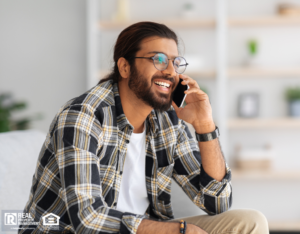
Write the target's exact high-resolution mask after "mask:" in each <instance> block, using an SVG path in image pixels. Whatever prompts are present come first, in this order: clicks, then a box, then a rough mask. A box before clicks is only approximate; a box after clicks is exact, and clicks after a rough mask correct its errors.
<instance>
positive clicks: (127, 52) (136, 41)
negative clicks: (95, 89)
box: [98, 21, 178, 84]
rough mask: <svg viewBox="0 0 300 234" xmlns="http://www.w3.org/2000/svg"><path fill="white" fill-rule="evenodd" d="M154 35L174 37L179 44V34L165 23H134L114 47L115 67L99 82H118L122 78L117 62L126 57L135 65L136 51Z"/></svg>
mask: <svg viewBox="0 0 300 234" xmlns="http://www.w3.org/2000/svg"><path fill="white" fill-rule="evenodd" d="M153 36H158V37H161V38H168V39H173V40H174V41H175V42H176V44H177V45H178V38H177V35H176V34H175V32H174V31H173V30H171V29H170V28H168V27H167V26H166V25H164V24H159V23H155V22H149V21H144V22H139V23H135V24H132V25H130V26H129V27H127V28H125V29H124V30H123V31H122V32H121V33H120V35H119V37H118V39H117V42H116V44H115V47H114V63H115V64H114V67H113V69H112V71H111V73H110V74H108V75H107V76H106V77H105V78H104V79H102V80H100V81H99V83H98V84H100V83H102V82H104V81H107V80H113V81H114V82H118V81H119V78H120V73H119V69H118V64H117V63H118V60H119V58H121V57H123V58H125V59H126V60H127V61H128V63H129V65H130V67H132V66H134V58H133V57H135V55H136V53H137V52H138V51H139V50H140V43H141V41H142V40H143V39H145V38H148V37H153Z"/></svg>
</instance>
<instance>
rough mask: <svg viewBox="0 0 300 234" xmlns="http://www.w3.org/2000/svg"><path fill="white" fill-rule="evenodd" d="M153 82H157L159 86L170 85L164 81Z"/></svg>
mask: <svg viewBox="0 0 300 234" xmlns="http://www.w3.org/2000/svg"><path fill="white" fill-rule="evenodd" d="M154 83H155V84H158V85H160V86H165V87H167V88H169V87H170V84H168V83H165V82H154Z"/></svg>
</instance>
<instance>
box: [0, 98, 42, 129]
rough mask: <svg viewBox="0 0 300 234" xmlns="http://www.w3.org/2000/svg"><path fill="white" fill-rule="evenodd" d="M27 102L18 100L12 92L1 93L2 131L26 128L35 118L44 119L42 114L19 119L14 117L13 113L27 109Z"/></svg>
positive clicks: (0, 114) (0, 118)
mask: <svg viewBox="0 0 300 234" xmlns="http://www.w3.org/2000/svg"><path fill="white" fill-rule="evenodd" d="M26 107H27V104H26V102H22V101H20V102H16V101H14V100H13V98H12V95H11V94H10V93H3V94H0V132H8V131H12V130H25V129H28V128H29V124H30V122H31V121H33V120H38V119H42V115H41V114H36V115H35V116H33V117H24V118H21V119H18V120H14V119H12V113H13V112H15V111H18V110H24V109H26Z"/></svg>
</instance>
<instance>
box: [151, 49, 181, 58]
mask: <svg viewBox="0 0 300 234" xmlns="http://www.w3.org/2000/svg"><path fill="white" fill-rule="evenodd" d="M157 53H162V54H165V53H164V52H162V51H150V52H148V53H147V54H157ZM178 56H179V55H176V56H173V59H174V58H176V57H178Z"/></svg>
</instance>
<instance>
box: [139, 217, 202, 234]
mask: <svg viewBox="0 0 300 234" xmlns="http://www.w3.org/2000/svg"><path fill="white" fill-rule="evenodd" d="M179 231H180V224H179V222H159V221H153V220H149V219H143V220H142V222H141V223H140V225H139V227H138V230H137V234H174V233H179ZM185 233H186V234H207V232H205V231H204V230H202V229H201V228H199V227H197V226H195V225H193V224H187V229H186V232H185Z"/></svg>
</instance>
